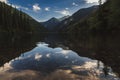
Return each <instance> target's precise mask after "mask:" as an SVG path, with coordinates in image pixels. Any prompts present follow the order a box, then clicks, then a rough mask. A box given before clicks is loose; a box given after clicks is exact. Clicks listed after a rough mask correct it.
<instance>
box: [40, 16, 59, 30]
mask: <svg viewBox="0 0 120 80" xmlns="http://www.w3.org/2000/svg"><path fill="white" fill-rule="evenodd" d="M59 23H60V21H59V20H58V19H57V18H55V17H53V18H51V19H49V20H48V21H46V22H41V24H42V25H43V26H44V27H45V28H47V29H48V30H50V31H52V30H53V29H54V27H55V26H57V25H58V24H59Z"/></svg>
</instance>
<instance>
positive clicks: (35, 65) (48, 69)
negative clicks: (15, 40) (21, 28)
mask: <svg viewBox="0 0 120 80" xmlns="http://www.w3.org/2000/svg"><path fill="white" fill-rule="evenodd" d="M97 66H98V65H97V60H92V59H90V58H86V57H80V56H79V55H78V54H77V53H76V52H74V51H72V50H64V49H62V48H61V47H57V48H51V47H49V45H48V44H46V43H38V44H37V47H35V48H34V49H33V50H31V51H28V52H26V53H23V54H21V56H20V57H17V58H15V59H13V60H11V61H10V62H9V63H6V64H5V65H4V66H3V67H1V68H0V77H1V78H0V80H8V79H9V80H19V79H20V80H39V79H42V80H48V79H49V80H104V79H108V80H118V78H117V77H116V75H115V74H114V73H113V72H112V71H110V72H109V74H108V75H107V77H105V75H104V72H103V68H104V66H103V63H102V62H99V68H98V67H97Z"/></svg>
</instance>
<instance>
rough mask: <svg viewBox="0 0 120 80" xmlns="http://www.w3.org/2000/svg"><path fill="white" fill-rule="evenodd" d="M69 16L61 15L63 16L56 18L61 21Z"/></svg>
mask: <svg viewBox="0 0 120 80" xmlns="http://www.w3.org/2000/svg"><path fill="white" fill-rule="evenodd" d="M69 17H70V15H67V16H63V17H61V18H59V19H58V20H59V21H63V20H65V19H67V18H69Z"/></svg>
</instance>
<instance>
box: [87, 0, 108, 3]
mask: <svg viewBox="0 0 120 80" xmlns="http://www.w3.org/2000/svg"><path fill="white" fill-rule="evenodd" d="M85 1H86V3H98V2H99V0H85ZM105 1H106V0H102V3H104V2H105Z"/></svg>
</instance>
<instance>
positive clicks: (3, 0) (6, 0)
mask: <svg viewBox="0 0 120 80" xmlns="http://www.w3.org/2000/svg"><path fill="white" fill-rule="evenodd" d="M0 1H1V2H5V3H7V2H8V0H0Z"/></svg>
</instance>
